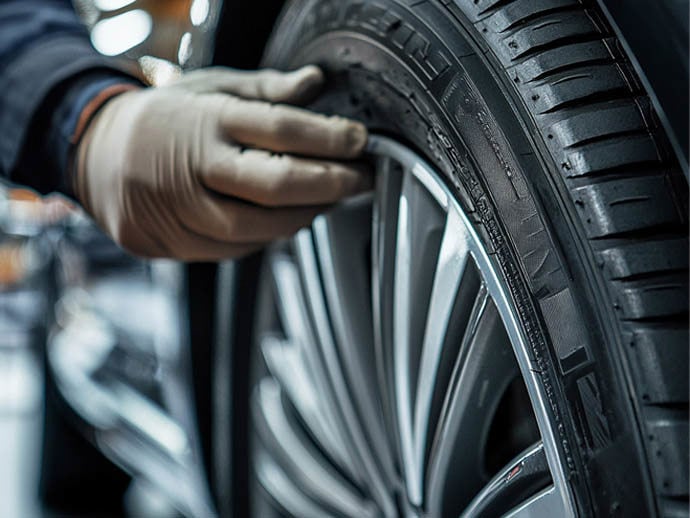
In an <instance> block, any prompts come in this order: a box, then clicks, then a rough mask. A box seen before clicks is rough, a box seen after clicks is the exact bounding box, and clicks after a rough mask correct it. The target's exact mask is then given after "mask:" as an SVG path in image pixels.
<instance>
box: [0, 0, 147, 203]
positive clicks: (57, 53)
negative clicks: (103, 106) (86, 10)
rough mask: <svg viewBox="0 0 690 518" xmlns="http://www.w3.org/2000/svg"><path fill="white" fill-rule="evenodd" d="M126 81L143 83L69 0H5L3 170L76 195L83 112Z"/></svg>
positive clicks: (0, 78)
mask: <svg viewBox="0 0 690 518" xmlns="http://www.w3.org/2000/svg"><path fill="white" fill-rule="evenodd" d="M120 84H137V80H136V79H135V78H133V77H130V76H129V75H127V74H126V73H125V72H123V71H121V70H119V69H118V68H117V67H116V66H115V65H114V64H113V63H112V61H110V60H108V59H107V58H104V57H103V56H101V55H99V54H98V53H97V52H96V51H95V49H94V48H93V47H92V46H91V44H90V41H89V35H88V32H87V30H86V28H85V27H84V26H83V25H82V23H81V22H80V21H79V19H78V17H77V15H76V13H75V12H74V9H73V7H72V4H71V2H70V1H69V0H5V1H3V2H0V175H1V176H3V177H5V178H7V179H8V180H10V181H12V182H14V183H19V184H22V185H26V186H29V187H32V188H34V189H36V190H37V191H39V192H41V193H48V192H52V191H60V192H63V193H66V194H69V195H71V194H72V193H71V188H70V185H71V181H70V180H69V179H68V178H67V174H68V167H67V166H68V160H69V154H70V150H71V148H72V140H73V137H74V132H75V130H76V129H77V126H78V123H79V119H80V116H81V115H82V112H83V111H84V109H85V108H86V107H87V106H88V105H89V103H90V102H92V101H93V100H94V98H96V97H97V96H98V95H99V94H100V93H101V92H103V91H104V90H106V89H108V88H111V87H113V86H114V85H120Z"/></svg>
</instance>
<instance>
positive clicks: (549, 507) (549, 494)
mask: <svg viewBox="0 0 690 518" xmlns="http://www.w3.org/2000/svg"><path fill="white" fill-rule="evenodd" d="M505 516H506V518H551V517H552V516H569V513H568V511H567V508H566V506H565V505H564V502H563V498H562V496H561V494H560V493H559V492H558V491H557V490H556V488H555V487H553V486H551V487H549V488H547V489H544V490H543V491H541V492H540V493H538V494H536V495H535V496H533V497H532V498H530V499H529V500H528V501H527V502H525V503H524V504H522V505H520V506H519V507H517V508H516V509H514V510H513V511H511V512H509V513H508V514H506V515H505Z"/></svg>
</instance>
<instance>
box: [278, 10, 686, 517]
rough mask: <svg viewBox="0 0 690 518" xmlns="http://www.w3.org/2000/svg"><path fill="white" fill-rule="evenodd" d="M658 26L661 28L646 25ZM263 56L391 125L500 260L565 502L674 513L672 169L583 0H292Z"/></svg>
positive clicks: (675, 227)
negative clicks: (562, 462) (444, 184)
mask: <svg viewBox="0 0 690 518" xmlns="http://www.w3.org/2000/svg"><path fill="white" fill-rule="evenodd" d="M660 30H662V28H660ZM265 61H266V63H267V64H268V65H271V66H275V67H278V68H293V67H296V66H298V65H301V64H303V63H307V62H317V63H319V64H321V65H322V66H323V67H324V69H325V70H327V72H328V75H329V79H330V82H329V86H328V88H327V92H326V94H325V95H324V96H323V97H322V98H321V99H320V100H319V101H318V102H317V103H316V104H315V108H317V109H321V110H323V111H326V112H335V113H340V114H343V115H347V116H352V117H356V118H358V119H360V120H362V121H364V122H365V123H367V124H368V125H369V127H370V128H372V129H373V130H377V131H381V132H384V133H388V134H392V135H395V136H397V137H398V138H402V139H404V140H406V141H407V142H408V143H409V144H410V145H412V146H413V147H416V148H417V149H418V150H420V151H421V152H422V153H423V154H424V155H426V156H427V157H428V158H429V159H430V160H431V161H432V162H433V163H435V164H436V166H437V167H438V168H439V169H440V170H441V171H444V172H445V173H446V174H447V176H448V182H449V184H451V185H453V186H454V187H455V192H456V194H457V196H458V199H459V200H460V201H461V202H462V204H463V207H464V208H465V210H466V211H467V212H469V213H471V215H472V217H473V218H474V220H475V221H476V225H477V228H478V230H479V231H480V233H481V234H482V235H483V236H484V238H485V240H486V243H487V245H488V246H489V248H490V249H491V250H492V251H493V254H494V256H495V259H496V261H497V262H498V263H499V264H500V265H501V268H502V270H503V272H504V275H505V278H506V280H507V284H508V285H509V287H510V290H511V292H512V295H513V298H514V301H515V304H516V306H517V308H518V311H519V313H520V315H521V318H522V325H523V327H524V329H525V332H526V334H527V336H528V338H529V341H530V346H531V348H532V352H533V354H534V357H535V360H536V362H537V365H538V366H539V369H540V373H541V381H542V383H543V386H544V389H545V391H546V393H547V394H548V395H549V401H548V403H549V408H550V412H551V415H550V418H551V420H552V421H553V423H554V425H555V427H556V429H557V430H558V433H559V441H560V449H561V454H562V457H563V458H564V459H566V464H567V472H568V476H569V482H570V484H571V487H572V490H573V492H574V494H575V495H576V498H577V505H578V509H579V512H580V514H582V515H583V516H609V515H610V516H654V515H661V516H687V514H688V319H687V312H688V275H687V268H688V229H687V217H686V215H687V198H688V196H687V193H688V188H687V184H686V183H685V179H684V178H683V175H682V174H681V173H680V169H679V167H678V165H677V164H676V163H674V162H673V159H672V158H671V157H672V154H671V153H670V152H669V148H668V145H667V141H666V139H665V137H664V135H663V133H662V131H661V129H660V125H659V123H658V121H657V118H656V116H655V114H654V112H653V109H652V108H651V105H650V102H649V100H648V98H647V96H646V95H645V93H644V91H643V90H642V88H641V86H640V83H639V81H638V79H637V78H636V77H635V75H634V72H633V70H632V68H631V66H630V64H629V63H628V61H627V59H626V57H625V55H624V53H623V51H622V49H621V46H620V45H619V43H618V42H617V41H616V39H615V37H614V35H613V33H612V31H611V30H610V29H609V28H608V27H607V26H606V23H605V21H604V19H603V16H601V15H600V13H599V12H598V10H597V7H596V6H595V5H594V3H593V2H589V1H586V0H583V1H578V0H455V1H453V0H437V1H423V0H422V1H413V0H397V1H396V0H376V1H369V2H361V1H354V0H319V1H316V0H301V1H294V2H292V3H290V4H288V6H287V8H286V11H285V13H284V16H283V18H282V22H281V23H280V24H279V26H278V29H277V31H276V33H275V34H274V38H273V41H272V43H271V44H270V45H269V52H268V54H267V56H266V60H265Z"/></svg>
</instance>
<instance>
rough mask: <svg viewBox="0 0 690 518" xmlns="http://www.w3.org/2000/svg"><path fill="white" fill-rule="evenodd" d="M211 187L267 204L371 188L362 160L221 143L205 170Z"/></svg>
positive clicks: (318, 201) (324, 199)
mask: <svg viewBox="0 0 690 518" xmlns="http://www.w3.org/2000/svg"><path fill="white" fill-rule="evenodd" d="M201 181H202V183H203V184H204V185H205V186H206V187H208V188H209V189H211V190H213V191H216V192H219V193H221V194H225V195H228V196H234V197H237V198H241V199H243V200H248V201H251V202H253V203H257V204H259V205H263V206H266V207H287V206H299V205H323V204H330V203H335V202H336V201H338V200H340V199H341V198H344V197H347V196H352V195H354V194H358V193H360V192H364V191H366V190H368V189H371V187H372V185H373V175H372V172H371V170H370V169H369V168H368V167H367V166H366V165H364V164H344V163H338V162H329V161H324V160H308V159H304V158H297V157H294V156H291V155H275V154H272V153H269V152H267V151H263V150H258V149H247V150H244V151H240V150H239V149H238V148H236V147H227V146H223V147H222V148H220V150H219V153H218V156H217V157H216V158H215V159H214V160H213V161H212V163H211V164H210V165H209V166H208V167H207V168H206V171H205V172H203V173H202V174H201Z"/></svg>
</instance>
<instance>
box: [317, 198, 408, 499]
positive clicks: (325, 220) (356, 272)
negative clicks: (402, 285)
mask: <svg viewBox="0 0 690 518" xmlns="http://www.w3.org/2000/svg"><path fill="white" fill-rule="evenodd" d="M370 221H371V200H370V198H361V197H360V198H358V199H356V200H352V201H349V202H347V203H346V204H344V205H341V206H340V207H339V208H338V209H336V210H334V211H332V212H330V213H328V214H327V215H325V216H323V217H321V218H318V219H317V220H316V221H315V222H314V225H313V234H314V242H315V245H316V251H317V257H318V259H319V266H320V267H321V274H322V279H323V285H324V292H325V295H326V302H327V304H328V312H329V315H330V317H331V322H332V324H333V331H334V335H335V345H336V347H337V349H338V354H339V358H340V361H341V364H342V368H343V374H344V375H345V377H346V380H347V383H348V387H349V391H350V395H351V398H352V399H353V401H354V403H355V410H356V411H357V413H358V417H359V419H358V420H359V422H361V423H362V426H363V429H364V432H365V434H366V436H367V438H368V442H369V443H370V444H371V451H372V454H373V455H374V456H375V458H376V460H377V463H378V465H379V467H380V469H381V471H382V472H383V474H384V476H385V479H386V483H387V484H388V485H389V486H392V485H395V484H396V483H397V477H396V475H395V468H394V465H393V462H392V455H391V452H390V448H389V442H390V441H389V438H388V437H387V436H386V432H385V429H384V422H383V419H382V403H381V400H380V398H379V397H378V394H379V390H378V384H377V374H376V364H375V361H376V357H375V353H374V344H373V330H372V329H373V326H372V318H371V315H372V311H371V300H370V297H369V292H370V289H371V288H370V279H369V274H368V268H367V262H368V257H367V256H368V245H369V242H368V237H366V236H363V235H362V232H361V229H362V228H366V227H367V226H368V225H369V222H370ZM365 237H366V239H365Z"/></svg>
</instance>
